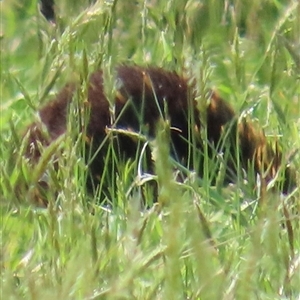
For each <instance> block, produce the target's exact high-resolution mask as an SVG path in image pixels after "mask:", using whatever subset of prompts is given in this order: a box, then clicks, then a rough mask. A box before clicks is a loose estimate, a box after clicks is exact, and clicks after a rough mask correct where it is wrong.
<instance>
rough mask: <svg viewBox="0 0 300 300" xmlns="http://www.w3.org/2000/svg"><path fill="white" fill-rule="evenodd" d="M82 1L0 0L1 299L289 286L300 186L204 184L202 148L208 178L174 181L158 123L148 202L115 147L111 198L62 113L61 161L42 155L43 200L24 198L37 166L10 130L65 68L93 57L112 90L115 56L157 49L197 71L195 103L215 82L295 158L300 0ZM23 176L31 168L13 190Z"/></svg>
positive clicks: (297, 161) (257, 295) (206, 293)
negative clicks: (51, 4) (47, 183)
mask: <svg viewBox="0 0 300 300" xmlns="http://www.w3.org/2000/svg"><path fill="white" fill-rule="evenodd" d="M90 2H91V1H87V0H81V1H73V0H66V1H56V13H57V18H56V25H53V24H51V23H49V22H47V21H46V20H45V19H44V17H43V16H42V15H41V14H40V13H39V10H38V7H37V4H36V1H30V0H26V1H25V0H24V1H13V0H12V1H2V2H1V10H2V11H1V32H0V34H1V36H0V38H1V82H0V85H1V115H0V127H1V144H0V151H1V152H0V153H1V162H0V170H1V176H0V184H1V196H0V197H1V231H2V233H1V237H2V239H1V243H2V244H1V265H0V268H1V281H2V283H1V294H2V295H1V296H2V299H23V298H24V299H53V297H55V298H56V299H272V300H273V299H299V294H300V285H299V282H300V225H299V224H300V222H299V217H300V214H299V210H300V204H299V203H300V201H299V200H300V191H299V188H297V189H296V190H295V191H293V192H291V193H290V194H288V195H280V194H279V193H274V192H273V191H272V189H271V187H268V188H267V191H265V192H262V189H260V188H259V184H258V187H257V188H256V189H254V190H253V188H252V187H253V186H252V187H251V186H250V185H249V184H247V182H245V181H244V180H243V179H242V178H240V180H238V181H237V183H236V184H234V185H230V186H228V187H222V186H220V185H218V184H216V185H212V184H211V182H210V180H211V179H210V176H209V171H210V170H212V169H214V167H216V166H215V165H211V164H212V162H211V161H209V160H207V164H206V166H205V170H204V174H205V175H204V177H203V178H202V179H198V178H197V177H196V176H195V174H193V173H192V172H190V173H189V174H188V175H189V176H188V178H187V179H186V180H185V181H184V182H183V183H178V182H176V181H175V180H174V175H173V172H172V169H173V165H172V162H170V161H169V159H168V146H167V143H165V140H166V139H167V128H166V127H165V124H161V128H160V130H159V131H158V132H159V134H158V136H157V139H156V141H155V142H154V148H155V154H156V162H155V164H156V171H157V180H158V182H159V184H160V188H159V198H158V199H159V202H158V204H154V205H151V204H149V207H148V208H147V209H145V208H141V207H140V200H141V191H140V189H141V188H140V187H139V185H138V184H137V183H136V172H135V171H134V170H135V169H136V162H134V161H129V162H127V163H126V164H118V161H117V163H116V166H117V167H118V171H119V172H118V175H117V176H118V177H117V180H116V183H117V184H116V185H117V186H112V187H110V189H111V190H112V191H114V199H113V205H112V206H101V205H99V204H98V203H97V199H96V198H95V199H87V198H88V196H87V195H86V193H85V191H84V184H83V182H85V168H86V166H85V164H84V162H83V160H82V158H81V156H80V155H79V153H80V151H81V148H82V147H80V146H81V144H80V139H78V140H77V142H74V137H75V136H76V124H75V123H74V122H75V120H76V119H75V118H76V116H74V117H72V116H70V121H69V123H70V126H69V127H70V130H69V133H70V134H68V135H66V136H64V137H63V138H62V139H60V140H59V143H58V144H56V145H55V147H57V148H58V149H54V150H57V152H58V153H59V154H58V160H59V165H60V168H59V171H58V172H54V167H53V160H51V159H50V158H49V156H47V155H46V154H47V153H45V155H44V156H43V162H42V165H43V168H45V169H47V172H48V173H49V177H50V180H51V184H52V186H53V191H50V192H49V195H48V197H49V206H48V208H47V209H41V208H38V207H35V206H33V205H31V204H30V203H31V202H30V198H31V197H32V189H34V185H35V183H36V178H38V175H39V174H40V173H39V172H41V169H38V168H31V167H30V166H28V164H27V163H26V160H25V159H24V158H23V157H22V151H24V149H23V148H24V144H22V140H21V138H20V137H21V136H22V132H23V131H24V128H26V126H27V125H28V124H29V123H30V122H32V121H33V120H35V118H36V117H35V116H36V111H37V109H38V107H40V106H41V105H42V104H44V103H46V102H47V101H49V99H51V97H52V96H53V95H55V93H56V92H57V91H58V90H59V89H60V88H61V87H62V86H63V85H64V84H65V83H66V82H68V81H69V80H71V79H74V78H78V77H80V78H81V79H82V80H83V82H84V80H85V78H87V77H88V74H90V73H91V72H92V71H93V70H95V69H97V68H99V67H101V68H103V70H104V74H105V77H106V79H107V80H106V92H107V95H108V96H109V97H110V99H113V95H114V71H113V70H114V66H116V65H118V64H120V63H127V64H138V65H156V66H161V67H164V68H166V69H170V70H176V71H178V72H179V73H180V74H186V75H188V76H191V77H192V78H195V80H196V82H197V87H198V91H197V93H198V98H197V100H198V101H199V106H201V105H203V102H204V101H205V100H204V95H205V93H206V91H207V89H208V88H216V89H217V90H218V91H219V92H220V94H221V95H222V96H223V97H224V98H225V99H227V100H228V101H229V102H230V103H231V104H232V105H233V106H234V108H235V109H236V111H237V112H239V113H240V114H249V116H250V117H251V118H252V119H253V120H255V122H257V123H258V124H259V125H260V126H262V127H263V129H264V131H265V132H266V134H267V136H268V139H269V140H270V141H271V142H273V143H274V144H275V143H276V142H278V143H279V145H280V146H281V148H282V151H283V153H284V156H285V157H286V159H287V160H288V159H289V158H290V159H291V160H292V162H293V165H294V166H295V168H296V170H299V169H300V156H299V152H297V151H296V150H297V149H299V148H300V135H299V132H300V119H299V116H300V97H299V95H300V89H299V87H300V84H299V72H300V56H299V47H300V41H299V36H300V32H299V30H300V29H299V28H300V17H299V15H300V14H299V9H300V6H299V3H298V1H297V0H251V1H250V0H243V1H241V0H224V1H208V0H202V1H197V0H189V1H185V0H169V1H154V0H153V1H116V0H115V1H98V2H96V3H90ZM82 89H83V92H84V85H83V87H82ZM81 100H84V99H81ZM79 101H80V99H79ZM204 104H205V103H204ZM74 124H75V125H74ZM62 149H64V151H60V150H62ZM52 150H53V149H52ZM50 152H51V149H50ZM112 155H113V154H112ZM111 176H116V175H115V173H113V174H112V175H111ZM297 177H298V182H299V171H297ZM20 181H21V182H22V181H24V182H25V181H26V182H27V183H30V187H29V189H28V190H27V191H26V190H25V189H24V190H22V191H21V195H22V196H21V197H20V195H16V193H15V187H16V183H17V182H18V183H19V182H20ZM112 182H114V181H113V180H112ZM57 191H58V192H57ZM130 191H131V192H130ZM144 196H145V197H146V201H147V203H152V202H153V194H151V193H150V192H149V193H144Z"/></svg>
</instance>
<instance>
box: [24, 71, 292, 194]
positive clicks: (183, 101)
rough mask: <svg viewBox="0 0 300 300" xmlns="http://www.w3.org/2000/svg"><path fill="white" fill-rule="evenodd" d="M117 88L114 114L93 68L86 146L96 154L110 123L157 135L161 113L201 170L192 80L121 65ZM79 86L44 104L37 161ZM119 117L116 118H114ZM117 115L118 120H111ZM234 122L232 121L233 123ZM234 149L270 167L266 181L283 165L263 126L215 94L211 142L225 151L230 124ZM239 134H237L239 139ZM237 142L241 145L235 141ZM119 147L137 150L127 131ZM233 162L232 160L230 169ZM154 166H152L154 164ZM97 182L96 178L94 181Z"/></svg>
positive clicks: (99, 160) (259, 166) (33, 129)
mask: <svg viewBox="0 0 300 300" xmlns="http://www.w3.org/2000/svg"><path fill="white" fill-rule="evenodd" d="M116 73H117V83H116V87H117V92H116V97H115V114H114V116H113V117H114V118H112V116H111V113H110V109H109V102H108V100H107V98H106V96H105V94H104V87H103V76H102V71H96V72H94V73H93V74H92V75H91V77H90V81H89V86H88V97H87V101H86V102H85V103H83V105H85V106H87V107H88V109H89V111H90V117H89V122H88V124H87V126H86V128H84V125H82V126H81V127H80V128H81V130H84V131H85V134H86V136H87V141H88V142H87V143H86V145H87V147H88V148H91V147H92V148H93V149H92V151H91V152H92V153H95V152H96V151H97V149H98V147H99V145H100V144H101V143H102V142H103V140H104V138H105V136H106V134H107V133H106V128H110V127H114V128H119V129H126V130H132V131H134V132H139V133H143V134H144V135H146V136H149V137H153V136H155V131H156V123H157V121H158V120H159V118H167V119H169V120H170V126H171V128H173V130H171V144H172V145H171V155H172V156H173V157H174V158H175V159H177V160H178V161H179V162H181V163H183V164H185V165H188V166H190V167H192V168H195V169H196V171H198V173H199V174H202V166H201V163H200V166H194V165H193V162H192V161H189V160H188V158H187V157H188V152H189V147H191V142H189V141H191V138H190V137H191V136H192V135H193V136H194V137H195V138H194V139H193V142H194V144H193V145H192V146H193V147H196V148H197V149H198V150H200V151H202V147H203V140H202V139H201V135H200V126H201V123H204V121H203V120H201V122H200V113H199V111H198V109H197V105H196V104H197V103H196V101H195V95H194V92H193V89H192V88H190V87H189V85H188V81H187V80H186V79H185V78H183V77H180V76H179V75H177V74H176V73H174V72H169V71H165V70H163V69H160V68H142V67H138V66H120V67H118V68H117V72H116ZM75 91H76V85H74V84H69V85H67V86H65V87H64V88H63V89H62V90H61V92H60V93H59V94H58V95H57V97H56V99H54V100H52V101H51V102H50V103H49V104H47V105H46V106H44V107H43V108H41V110H40V111H39V114H40V119H41V122H42V123H43V124H44V126H45V127H46V128H47V131H48V134H44V133H43V131H42V130H41V124H39V123H34V124H32V125H30V126H29V129H28V131H27V136H28V148H27V150H26V156H27V157H28V158H30V160H31V161H32V162H33V163H36V162H37V161H38V159H39V156H40V151H39V146H38V144H42V145H44V146H47V145H49V144H50V143H51V142H52V141H54V140H55V139H57V137H59V136H60V135H62V134H63V133H64V132H66V130H67V116H68V106H69V104H70V103H71V101H72V99H73V98H74V97H73V96H74V93H75ZM113 119H114V120H113ZM112 120H113V121H112ZM228 124H229V125H228ZM230 125H231V127H230V128H231V129H229V130H230V134H229V136H231V137H230V138H229V140H228V141H229V143H230V146H229V147H231V148H230V149H231V150H232V151H234V150H233V149H236V148H237V147H238V148H239V149H240V151H239V152H240V159H241V162H242V166H243V168H245V169H247V167H248V166H249V165H253V166H254V170H255V172H256V173H262V172H263V171H266V170H267V169H269V170H270V171H268V172H269V173H267V175H266V176H265V177H266V180H270V179H271V178H272V177H273V176H274V174H275V173H276V171H278V169H279V167H280V164H281V155H280V154H279V153H275V152H274V151H272V150H271V147H270V146H268V144H267V142H266V138H265V136H264V134H263V132H262V131H261V130H257V129H255V127H254V126H253V125H252V124H251V123H250V122H249V121H242V122H240V123H238V121H237V120H236V116H235V113H234V111H233V109H232V108H231V107H230V106H229V105H228V104H227V103H226V102H225V101H224V100H223V99H222V98H220V97H219V96H218V95H217V94H216V93H212V95H211V96H210V101H209V105H208V106H207V111H206V125H205V127H206V128H207V139H208V143H209V145H210V147H211V148H212V149H215V150H214V151H212V152H211V153H216V151H222V150H223V149H222V145H223V146H224V145H225V144H226V143H224V144H223V143H222V135H223V132H224V131H225V129H226V126H228V127H229V126H230ZM237 135H238V138H236V137H237ZM235 141H238V145H237V144H236V143H235ZM104 151H105V147H104V148H103V149H102V151H100V152H99V153H98V154H97V155H96V156H95V158H94V160H93V161H92V163H91V164H90V171H91V177H92V178H93V179H94V180H95V179H96V178H98V179H99V178H101V175H102V171H103V157H104V156H105V153H104ZM118 151H119V154H120V155H122V156H123V157H124V158H133V157H135V155H136V145H135V143H134V142H133V141H132V140H131V139H130V138H129V137H128V136H126V135H120V136H118ZM233 165H234V163H232V162H229V163H228V166H229V168H232V169H233V170H231V171H234V167H233ZM149 168H150V169H151V167H149ZM285 173H286V178H285V179H286V181H285V183H284V184H283V191H284V192H286V191H287V190H288V187H289V185H290V182H291V181H292V180H293V178H291V174H290V171H289V169H287V171H286V172H285ZM93 184H94V183H93Z"/></svg>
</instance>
